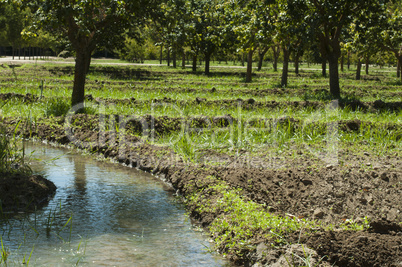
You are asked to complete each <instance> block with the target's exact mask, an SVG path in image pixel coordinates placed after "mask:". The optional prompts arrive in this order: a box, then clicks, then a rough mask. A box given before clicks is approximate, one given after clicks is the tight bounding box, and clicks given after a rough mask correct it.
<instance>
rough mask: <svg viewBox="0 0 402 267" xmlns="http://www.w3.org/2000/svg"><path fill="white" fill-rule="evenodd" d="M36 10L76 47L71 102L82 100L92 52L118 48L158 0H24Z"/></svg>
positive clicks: (39, 22) (40, 23)
mask: <svg viewBox="0 0 402 267" xmlns="http://www.w3.org/2000/svg"><path fill="white" fill-rule="evenodd" d="M23 2H24V3H25V4H26V5H27V6H29V7H31V9H32V11H33V13H34V14H35V22H36V23H35V24H34V26H37V27H38V28H43V29H45V30H48V31H49V32H51V33H54V34H55V35H56V36H66V37H67V38H68V39H69V41H70V43H71V45H72V47H73V49H74V51H75V57H76V59H75V72H74V87H73V92H72V97H71V103H72V105H76V104H79V103H82V102H83V101H84V95H85V79H86V74H87V72H88V70H89V65H90V62H91V54H92V52H93V51H94V50H95V49H96V48H97V47H107V48H115V47H116V46H121V45H122V44H123V41H124V38H125V36H124V34H123V33H125V31H126V29H130V31H129V33H130V32H132V31H131V29H136V28H137V27H140V26H141V25H142V24H143V23H144V21H145V18H146V17H147V16H149V15H150V14H153V13H154V11H155V10H156V8H157V2H156V0H138V1H114V0H102V1H100V0H91V1H88V0H85V1H78V0H45V1H43V0H33V1H32V0H30V1H28V0H23Z"/></svg>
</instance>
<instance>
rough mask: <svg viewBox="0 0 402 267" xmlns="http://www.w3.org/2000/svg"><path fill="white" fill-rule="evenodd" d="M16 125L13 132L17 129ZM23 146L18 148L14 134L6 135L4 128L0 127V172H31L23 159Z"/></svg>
mask: <svg viewBox="0 0 402 267" xmlns="http://www.w3.org/2000/svg"><path fill="white" fill-rule="evenodd" d="M17 128H18V125H17V126H16V128H15V130H14V133H15V132H16V131H17ZM24 156H25V152H24V147H22V148H19V147H18V144H17V140H16V138H15V134H14V136H13V137H11V138H10V137H9V136H7V135H6V130H5V129H4V128H0V173H22V174H31V173H32V170H31V168H30V167H29V166H28V165H27V164H26V162H25V161H24Z"/></svg>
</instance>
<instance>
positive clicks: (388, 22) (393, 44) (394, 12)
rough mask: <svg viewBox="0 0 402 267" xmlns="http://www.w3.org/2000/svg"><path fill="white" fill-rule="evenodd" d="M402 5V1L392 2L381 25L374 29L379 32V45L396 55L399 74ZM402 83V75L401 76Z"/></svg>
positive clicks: (401, 62) (401, 41)
mask: <svg viewBox="0 0 402 267" xmlns="http://www.w3.org/2000/svg"><path fill="white" fill-rule="evenodd" d="M401 29H402V3H401V1H392V2H390V3H389V5H388V6H387V11H386V12H385V17H384V19H383V21H382V23H381V24H378V25H376V26H375V27H374V30H375V31H376V32H378V33H379V34H378V36H379V37H380V38H377V39H376V40H380V43H379V45H380V46H381V47H382V48H383V49H384V50H386V51H389V52H391V53H392V54H394V56H395V58H396V60H397V63H398V66H397V72H399V70H400V66H401V65H402V49H401V47H402V34H401ZM399 77H400V78H401V81H402V75H399Z"/></svg>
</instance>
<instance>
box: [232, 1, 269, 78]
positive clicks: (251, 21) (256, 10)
mask: <svg viewBox="0 0 402 267" xmlns="http://www.w3.org/2000/svg"><path fill="white" fill-rule="evenodd" d="M273 4H274V1H269V0H252V1H243V0H239V1H230V2H226V3H225V4H224V5H225V8H224V10H225V11H224V14H225V15H224V16H225V19H226V21H227V23H226V25H227V26H226V31H229V32H233V33H234V34H235V38H236V44H237V47H238V50H239V51H240V52H242V53H246V54H247V72H246V82H251V80H252V78H251V77H252V61H253V54H254V52H255V50H256V49H257V48H258V47H262V50H265V48H264V47H265V46H268V44H270V43H271V42H272V31H273V18H274V16H273V14H275V8H274V5H273Z"/></svg>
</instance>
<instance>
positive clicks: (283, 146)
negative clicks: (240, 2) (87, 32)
mask: <svg viewBox="0 0 402 267" xmlns="http://www.w3.org/2000/svg"><path fill="white" fill-rule="evenodd" d="M97 62H99V63H105V62H109V61H107V60H97ZM111 63H118V62H114V61H113V62H111ZM146 63H147V62H146ZM150 63H152V62H150ZM153 63H155V62H153ZM158 63H159V62H158ZM215 66H216V67H214V68H212V70H211V71H212V74H211V75H209V76H206V75H203V74H202V73H201V72H197V73H192V72H191V70H189V69H184V70H183V69H181V68H177V69H172V68H168V67H166V66H163V67H160V66H110V65H108V66H102V65H93V67H92V68H91V72H90V74H89V75H88V79H87V91H86V94H91V95H92V97H93V98H103V100H107V101H109V103H108V104H102V105H99V106H98V104H96V103H95V102H94V101H92V102H88V104H87V107H88V106H89V107H90V109H91V114H96V116H97V115H99V113H101V114H106V115H120V116H123V117H122V118H128V117H129V116H146V115H152V116H154V117H156V120H158V122H160V123H161V128H162V129H164V127H165V128H166V129H168V130H167V131H163V130H161V132H156V134H155V138H154V139H148V140H146V142H148V143H151V144H156V145H159V146H166V147H168V148H171V149H173V150H174V151H175V152H176V153H177V154H178V155H179V156H180V157H181V158H182V159H183V160H184V161H186V162H191V163H194V164H198V163H200V161H201V160H202V159H203V156H204V155H208V154H209V153H210V152H211V151H213V152H215V153H217V154H220V155H228V156H231V157H242V156H243V155H247V156H251V157H254V158H258V159H263V160H265V159H266V158H267V157H268V158H269V157H271V158H273V157H282V156H283V157H284V158H285V159H289V158H290V159H297V158H299V157H300V158H302V157H306V156H307V157H309V158H315V159H317V160H318V159H320V158H322V156H323V154H325V153H326V154H327V155H328V154H331V153H333V154H335V155H336V156H337V157H338V158H339V164H340V165H341V166H343V164H349V163H345V161H346V158H347V157H348V156H349V155H351V156H353V155H359V153H360V154H361V153H362V151H370V153H371V154H372V155H374V156H378V157H384V156H390V155H395V157H396V155H400V151H401V148H402V112H401V109H399V110H397V109H394V110H389V109H388V110H387V109H374V108H372V104H370V102H374V101H376V100H379V99H381V100H382V101H385V102H401V101H402V93H401V89H402V88H401V85H400V83H399V82H398V81H397V78H396V77H394V73H393V72H384V71H393V69H389V68H385V69H384V68H383V69H380V68H371V74H370V75H363V78H366V79H363V80H361V81H355V80H353V77H354V72H353V70H352V71H345V72H344V73H341V81H340V83H341V87H342V96H343V101H346V102H347V101H349V102H350V101H361V102H364V103H365V104H367V105H368V106H370V107H369V108H367V109H362V108H352V107H351V106H346V107H344V108H336V109H331V108H328V104H329V103H330V101H331V96H330V95H329V93H328V91H329V88H328V79H327V78H323V77H321V75H320V70H319V66H318V65H311V66H309V67H307V66H305V65H304V66H303V69H302V71H301V75H300V77H299V76H296V75H294V74H293V73H290V75H289V87H288V88H280V87H279V86H278V82H279V79H280V73H279V72H273V71H272V70H271V69H270V68H269V67H268V68H266V69H263V70H262V71H260V72H257V71H256V72H255V76H254V77H253V82H252V83H244V74H243V72H244V70H243V69H239V68H228V67H227V66H226V65H225V64H224V63H221V64H216V65H215ZM13 70H14V74H15V75H14V76H12V75H11V74H12V72H11V71H12V70H11V69H9V68H4V69H0V77H3V78H0V87H1V88H2V91H1V93H11V92H12V93H18V94H23V95H25V94H28V93H29V94H32V95H36V96H40V94H41V90H40V88H39V85H40V84H41V81H44V88H43V96H44V97H43V98H42V99H40V100H39V99H38V100H35V101H31V102H24V99H22V98H21V97H15V98H12V99H8V100H0V106H1V111H2V114H3V116H6V117H25V118H31V120H32V122H33V123H34V124H37V123H38V121H41V123H46V124H50V125H52V124H55V125H56V124H57V121H58V120H59V118H55V117H57V116H65V115H66V114H67V112H68V107H69V99H70V95H71V87H72V65H62V66H60V65H55V64H48V63H46V64H40V65H39V64H37V65H33V66H28V65H23V66H22V67H20V68H13ZM9 77H16V78H9ZM375 78H378V79H375ZM196 98H200V99H201V100H200V99H199V101H196ZM239 98H241V99H242V100H244V101H245V102H246V101H247V100H248V99H253V100H255V101H256V102H257V103H256V104H252V105H248V104H246V103H245V102H243V103H242V104H241V105H238V101H237V100H238V99H239ZM123 99H130V101H126V102H123V101H116V100H123ZM306 101H307V102H309V103H311V102H314V103H318V105H315V106H314V105H313V106H312V105H301V103H304V102H306ZM272 102H274V103H275V104H273V103H272ZM294 102H297V103H296V104H297V105H296V104H295V103H294ZM229 115H230V117H229ZM96 116H94V117H96ZM219 116H226V117H229V118H230V123H229V124H228V125H225V124H222V123H216V122H214V118H215V117H219ZM196 118H198V120H199V119H200V118H202V120H203V121H204V122H205V125H204V127H201V126H197V124H196V123H195V122H196ZM174 121H179V123H178V124H177V125H176V126H173V125H174V124H173V123H172V122H174ZM353 121H359V122H360V125H359V127H358V129H348V128H347V124H348V123H349V122H353ZM73 125H74V123H73ZM92 126H93V125H87V126H85V125H84V126H82V125H75V126H74V127H92ZM96 126H99V125H95V126H94V127H95V128H96ZM113 127H114V128H113ZM113 127H112V126H111V128H110V129H109V130H112V131H115V132H117V133H119V132H123V129H119V125H118V124H115V125H113ZM130 134H133V135H137V136H140V137H141V136H143V133H141V131H140V132H130ZM331 145H333V147H332V146H331ZM299 152H301V153H302V154H303V155H302V156H299V155H298V154H299ZM342 153H343V154H342ZM202 163H203V164H205V165H206V166H217V165H220V166H226V164H227V162H224V161H222V162H220V161H215V162H214V161H213V160H210V161H208V162H202ZM359 164H362V163H359ZM265 167H266V166H265ZM268 168H269V167H268ZM309 168H310V170H311V171H312V172H313V171H314V168H318V165H317V166H315V165H312V166H309ZM345 168H346V167H345ZM362 168H363V169H365V170H366V169H367V170H368V169H369V168H370V167H367V166H362ZM209 179H211V180H213V181H216V180H217V178H216V177H212V176H211V177H209ZM211 196H213V197H211ZM187 205H189V206H192V207H193V208H194V210H196V211H197V212H198V213H200V214H207V213H212V214H218V216H216V217H215V218H214V220H213V222H212V223H211V224H210V229H209V230H210V233H212V235H213V237H214V241H215V244H216V246H217V249H218V250H219V251H221V252H222V253H226V254H228V255H232V256H233V255H237V256H236V257H239V256H242V257H247V253H248V252H249V251H253V250H254V249H255V246H256V239H255V238H256V237H257V236H260V237H264V238H266V240H270V242H271V243H270V245H271V246H272V247H277V246H283V245H285V244H288V240H287V235H288V234H289V233H292V232H302V231H314V230H315V229H329V230H334V229H342V230H353V231H360V230H364V229H367V227H368V226H369V221H368V220H367V218H365V221H363V222H362V223H356V222H355V221H354V220H353V218H350V219H349V220H347V221H345V222H344V223H338V224H337V225H330V224H324V223H322V222H321V221H317V220H307V219H303V218H301V219H299V218H295V217H290V216H279V215H275V214H273V213H272V212H270V208H269V207H267V206H266V205H263V204H258V203H256V202H254V201H252V200H250V199H248V198H247V197H246V196H245V194H244V192H243V191H242V190H241V189H239V188H232V187H230V186H229V185H228V184H226V183H225V182H224V181H219V182H217V183H214V185H212V186H208V185H207V184H205V185H204V186H203V187H202V189H199V190H198V191H194V193H193V194H191V195H190V196H189V197H188V198H187ZM53 218H54V215H52V214H50V213H49V214H48V221H47V225H48V226H49V227H50V226H52V225H53V224H54V222H53V220H54V219H53ZM70 219H71V218H70ZM69 223H70V227H72V220H71V222H70V220H68V221H67V222H66V223H65V225H64V226H63V227H62V229H61V230H63V229H65V228H66V227H67V225H68V224H69ZM49 227H48V228H49ZM296 256H297V255H296ZM296 256H295V257H296ZM310 256H311V255H308V254H305V255H304V260H305V261H304V262H305V263H306V265H308V264H309V262H310V258H311V257H310Z"/></svg>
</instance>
